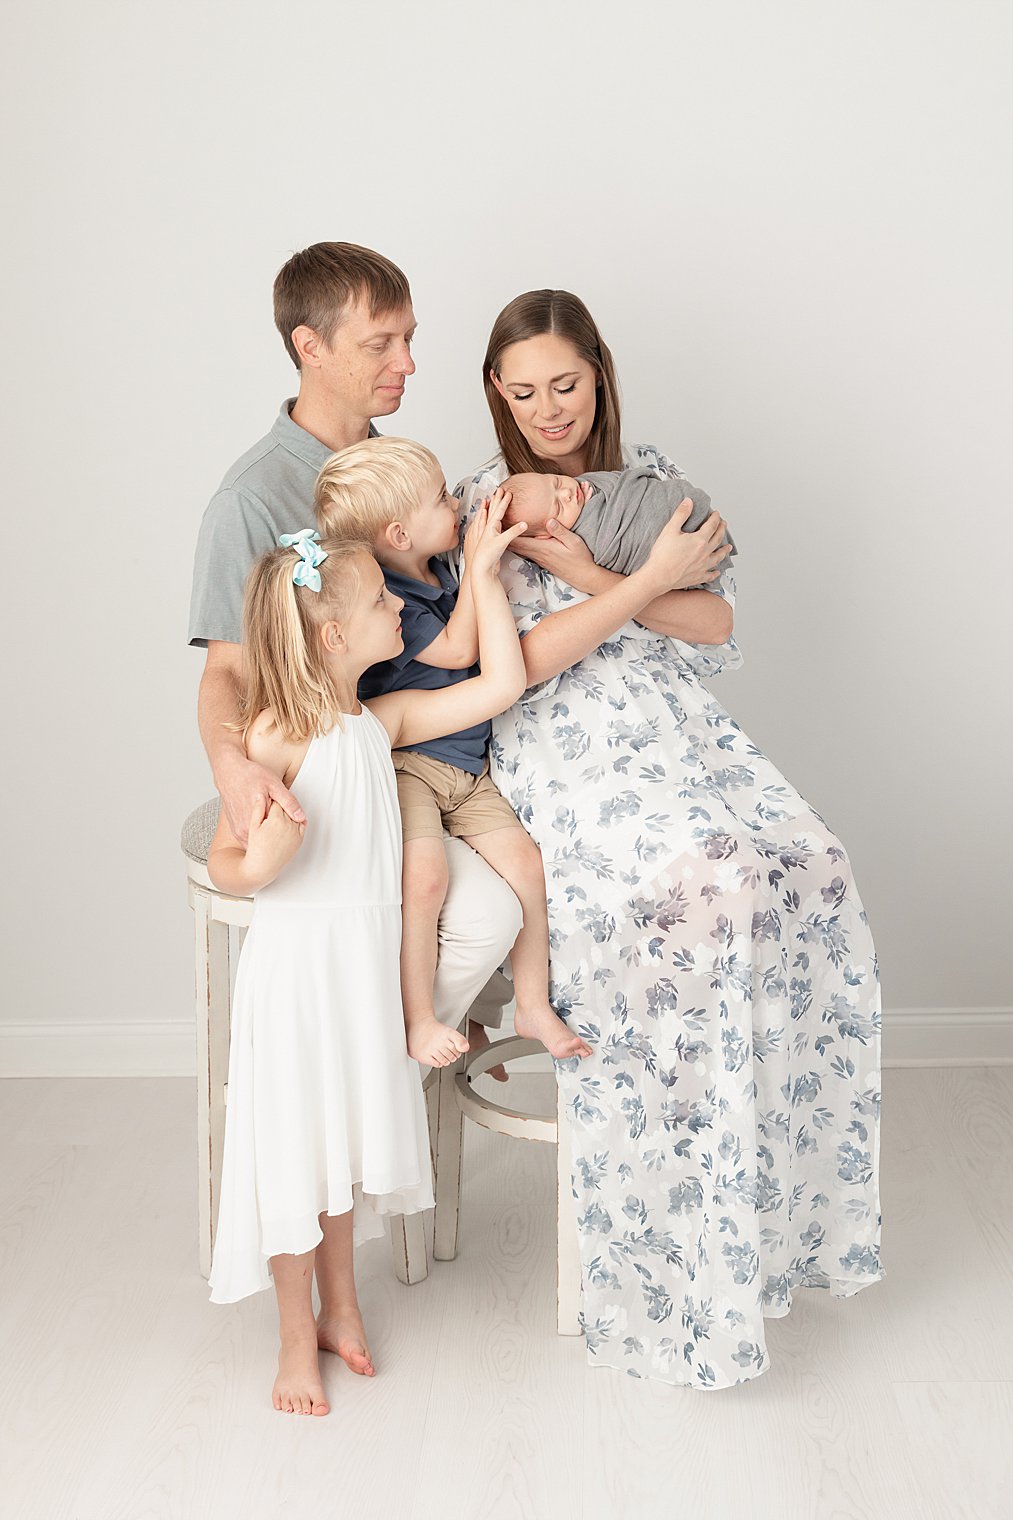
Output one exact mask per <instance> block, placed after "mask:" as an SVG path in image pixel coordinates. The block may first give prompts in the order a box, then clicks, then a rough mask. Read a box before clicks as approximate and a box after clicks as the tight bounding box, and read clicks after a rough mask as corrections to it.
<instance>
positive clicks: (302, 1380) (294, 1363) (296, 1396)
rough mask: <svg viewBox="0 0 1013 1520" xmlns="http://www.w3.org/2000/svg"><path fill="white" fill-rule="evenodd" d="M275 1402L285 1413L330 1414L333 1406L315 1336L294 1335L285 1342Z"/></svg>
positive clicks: (276, 1407) (273, 1399) (277, 1379)
mask: <svg viewBox="0 0 1013 1520" xmlns="http://www.w3.org/2000/svg"><path fill="white" fill-rule="evenodd" d="M271 1402H272V1403H273V1404H274V1407H275V1409H280V1410H281V1411H282V1412H283V1413H284V1414H327V1413H328V1411H329V1409H330V1405H329V1404H328V1402H327V1399H326V1397H325V1395H324V1385H323V1383H322V1381H321V1378H320V1361H319V1358H318V1357H317V1343H316V1339H315V1337H314V1336H313V1335H312V1334H309V1335H294V1336H290V1337H289V1338H288V1339H285V1340H283V1341H282V1343H281V1350H280V1351H279V1353H278V1376H277V1377H276V1378H275V1380H274V1390H273V1392H272V1394H271Z"/></svg>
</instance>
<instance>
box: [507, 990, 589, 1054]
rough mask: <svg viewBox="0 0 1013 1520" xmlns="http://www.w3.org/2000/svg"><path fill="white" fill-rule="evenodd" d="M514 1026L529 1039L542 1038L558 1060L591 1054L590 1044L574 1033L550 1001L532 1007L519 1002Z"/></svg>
mask: <svg viewBox="0 0 1013 1520" xmlns="http://www.w3.org/2000/svg"><path fill="white" fill-rule="evenodd" d="M514 1028H515V1029H516V1030H517V1033H518V1034H522V1035H523V1036H524V1038H525V1039H527V1040H541V1042H542V1044H543V1045H544V1046H545V1048H546V1050H547V1051H548V1052H549V1055H550V1056H552V1057H553V1058H554V1059H555V1060H557V1061H565V1060H567V1059H568V1058H569V1057H570V1056H589V1055H590V1054H591V1047H590V1045H587V1044H585V1042H584V1041H583V1040H582V1039H581V1038H580V1035H578V1034H573V1033H572V1032H571V1031H570V1030H569V1029H567V1027H566V1025H565V1024H564V1023H563V1021H562V1019H561V1018H560V1017H559V1015H558V1014H556V1013H554V1012H553V1010H552V1008H550V1006H549V1004H548V1003H544V1004H542V1005H541V1006H539V1005H538V1004H535V1006H534V1007H532V1008H522V1007H521V1006H520V1004H519V1003H518V1005H517V1009H516V1011H515V1013H514Z"/></svg>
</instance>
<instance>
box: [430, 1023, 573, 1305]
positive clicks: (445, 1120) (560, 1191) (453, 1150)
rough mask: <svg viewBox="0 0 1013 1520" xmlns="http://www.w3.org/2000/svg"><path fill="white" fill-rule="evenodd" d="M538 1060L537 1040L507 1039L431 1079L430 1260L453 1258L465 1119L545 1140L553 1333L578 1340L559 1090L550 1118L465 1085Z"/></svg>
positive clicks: (566, 1157) (567, 1157)
mask: <svg viewBox="0 0 1013 1520" xmlns="http://www.w3.org/2000/svg"><path fill="white" fill-rule="evenodd" d="M544 1053H545V1051H544V1047H543V1046H542V1045H540V1044H539V1042H538V1041H537V1040H525V1039H522V1038H521V1036H520V1035H512V1036H510V1037H509V1038H508V1039H505V1040H494V1041H493V1043H492V1044H491V1045H489V1046H488V1047H487V1049H485V1050H483V1051H480V1052H479V1054H478V1055H477V1056H473V1057H471V1058H470V1059H469V1057H468V1056H463V1057H462V1058H461V1060H460V1061H457V1062H455V1063H454V1065H453V1066H445V1067H443V1068H442V1070H440V1071H439V1072H437V1073H436V1077H437V1082H436V1084H435V1089H436V1090H435V1094H434V1097H435V1101H434V1097H431V1098H430V1108H429V1124H430V1133H431V1134H432V1133H433V1131H434V1130H435V1161H436V1184H435V1192H436V1212H435V1220H434V1226H433V1255H434V1256H435V1257H436V1259H437V1261H451V1260H453V1258H454V1257H455V1256H456V1255H457V1233H458V1223H459V1219H460V1207H461V1158H462V1151H463V1139H464V1133H463V1132H464V1120H465V1119H471V1120H472V1121H473V1123H475V1124H481V1126H482V1128H483V1129H488V1130H492V1131H493V1133H494V1134H497V1135H513V1136H515V1137H516V1138H519V1139H523V1140H541V1141H548V1142H549V1144H552V1145H555V1147H556V1330H557V1332H558V1333H559V1334H560V1335H579V1334H580V1333H581V1326H580V1292H581V1277H580V1253H579V1249H578V1245H577V1205H576V1200H575V1199H574V1196H573V1184H572V1181H571V1176H570V1156H571V1152H570V1142H569V1133H568V1131H567V1127H566V1110H565V1106H564V1104H563V1100H562V1095H561V1093H560V1089H559V1087H558V1085H557V1087H556V1105H555V1111H554V1112H551V1113H541V1114H532V1113H523V1112H521V1111H520V1110H519V1109H516V1108H509V1107H508V1106H507V1105H506V1104H505V1103H493V1102H492V1101H491V1099H489V1098H483V1097H481V1096H480V1095H479V1094H478V1093H477V1092H475V1090H474V1088H473V1087H472V1085H471V1078H473V1077H477V1076H480V1075H481V1074H482V1073H483V1072H486V1071H489V1070H490V1068H491V1067H493V1066H496V1065H498V1064H499V1063H500V1062H503V1063H504V1064H505V1063H507V1062H509V1061H518V1060H520V1059H521V1058H522V1057H523V1056H532V1055H544ZM434 1110H435V1113H434Z"/></svg>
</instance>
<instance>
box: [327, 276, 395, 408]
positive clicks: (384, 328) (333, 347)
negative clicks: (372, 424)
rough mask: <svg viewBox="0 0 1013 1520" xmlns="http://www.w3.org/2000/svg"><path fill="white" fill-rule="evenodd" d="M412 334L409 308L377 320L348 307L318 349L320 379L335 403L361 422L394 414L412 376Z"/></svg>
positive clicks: (357, 307)
mask: <svg viewBox="0 0 1013 1520" xmlns="http://www.w3.org/2000/svg"><path fill="white" fill-rule="evenodd" d="M414 336H415V313H414V312H413V311H412V309H411V307H410V306H406V307H404V308H403V309H402V310H400V311H388V312H381V313H380V314H379V315H378V316H375V317H371V316H370V314H369V309H368V307H366V306H364V305H363V304H362V303H361V302H356V303H355V304H354V305H352V306H349V307H346V309H345V314H344V316H343V317H342V319H341V321H340V323H339V324H338V327H337V329H336V331H335V332H334V335H333V337H332V338H331V341H330V342H329V343H321V344H320V347H319V350H318V353H319V357H320V376H321V379H322V380H323V381H324V383H325V384H326V386H327V390H328V392H329V394H330V397H331V399H332V400H333V402H334V403H335V405H336V406H339V407H340V408H341V410H342V411H343V412H346V413H347V414H349V415H351V416H353V417H361V418H363V419H365V418H369V417H387V416H389V415H390V413H391V412H396V411H397V409H398V407H399V406H400V405H401V397H402V396H403V395H404V388H405V381H406V379H407V378H408V376H409V375H413V374H414V373H415V363H414V361H413V359H412V355H411V344H412V338H413V337H414Z"/></svg>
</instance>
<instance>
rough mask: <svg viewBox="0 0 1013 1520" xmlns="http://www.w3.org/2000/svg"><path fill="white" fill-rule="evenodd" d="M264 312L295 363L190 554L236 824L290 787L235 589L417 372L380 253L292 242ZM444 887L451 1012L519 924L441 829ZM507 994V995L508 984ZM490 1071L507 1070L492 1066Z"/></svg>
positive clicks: (405, 318)
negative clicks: (255, 741)
mask: <svg viewBox="0 0 1013 1520" xmlns="http://www.w3.org/2000/svg"><path fill="white" fill-rule="evenodd" d="M274 319H275V324H276V326H277V328H278V331H279V332H280V334H281V337H282V341H283V342H284V344H285V347H286V349H287V350H288V353H289V357H290V358H291V359H292V362H293V363H294V364H295V366H296V369H297V370H298V371H299V394H298V396H297V397H296V398H295V399H294V400H289V401H286V402H285V403H284V404H283V406H282V408H281V412H280V413H279V416H278V418H277V420H276V421H275V424H274V426H273V427H272V429H271V431H270V432H269V433H268V435H267V437H266V438H262V439H261V440H260V442H259V443H257V444H255V445H254V446H253V448H252V449H250V450H248V451H247V453H245V454H244V455H243V456H242V458H241V459H239V460H237V461H236V463H235V464H234V465H233V466H232V468H231V469H230V470H229V471H228V472H227V473H226V475H225V479H224V480H223V481H222V484H221V485H220V486H219V488H218V490H217V491H216V493H215V495H214V496H213V497H212V498H211V502H210V505H209V506H208V509H207V511H206V513H205V514H204V519H203V521H202V523H201V527H200V533H199V535H198V539H197V552H196V555H195V560H194V578H193V595H192V599H191V604H190V643H191V644H192V645H195V646H197V647H199V648H203V649H206V651H207V655H206V659H205V665H204V673H203V675H202V677H201V683H200V694H199V697H198V705H197V717H198V723H199V726H200V733H201V738H202V740H203V742H204V748H205V749H206V750H207V755H208V759H209V761H210V762H211V772H212V775H213V777H214V781H215V786H216V787H217V789H218V792H219V795H220V796H221V800H222V806H223V807H224V808H225V810H226V813H227V814H228V817H229V822H230V823H231V825H232V828H233V831H234V832H235V834H236V837H237V838H239V839H245V838H246V835H247V831H248V829H249V824H250V820H251V818H252V817H253V816H257V817H258V818H259V817H263V816H265V814H266V813H267V811H268V809H269V808H270V806H271V803H272V801H274V802H277V803H278V804H279V805H280V806H281V807H283V808H284V809H285V811H286V812H287V813H288V814H289V815H290V817H292V818H293V819H294V820H295V821H296V822H298V823H301V822H302V821H303V819H304V817H305V815H304V813H303V811H302V809H301V807H300V806H299V802H298V799H297V798H296V797H295V796H294V795H293V793H292V792H290V791H289V790H288V789H287V788H286V787H285V786H284V785H283V784H282V783H281V781H280V780H279V779H278V778H277V777H276V776H273V775H271V774H270V772H268V771H266V770H264V768H263V767H262V766H259V765H256V764H254V762H253V761H251V760H249V759H247V756H246V751H245V749H244V746H243V741H242V736H241V734H240V733H239V732H238V731H237V730H236V729H234V728H230V727H229V724H230V723H233V722H235V721H236V719H237V718H238V715H239V693H240V687H241V682H242V664H243V650H242V605H243V588H244V585H245V583H246V577H247V575H248V573H249V570H250V567H251V566H252V564H253V562H254V561H255V560H256V559H257V558H259V556H260V555H261V554H263V553H264V552H265V550H267V549H270V548H273V547H274V546H275V544H277V542H278V538H279V536H280V535H281V534H282V533H296V532H298V531H299V530H300V529H301V528H305V527H307V526H310V525H311V524H312V522H313V486H314V482H315V481H316V477H317V475H318V473H319V471H320V469H321V467H322V466H323V464H324V463H325V462H326V460H327V459H328V457H329V456H330V455H331V454H332V453H335V452H336V451H337V450H339V449H343V448H345V447H347V445H349V444H351V443H357V442H359V441H360V440H361V439H363V438H366V437H368V436H370V435H371V434H374V433H375V429H374V428H373V423H372V419H373V418H374V417H387V416H390V415H391V414H392V413H393V412H396V411H397V409H398V407H399V406H400V405H401V397H402V396H403V395H404V388H405V383H406V381H407V379H408V377H409V375H413V374H414V373H415V364H414V361H413V360H412V356H411V344H412V338H413V337H414V334H415V314H414V312H413V311H412V301H411V291H410V290H409V287H408V281H407V280H406V279H405V276H404V275H403V274H402V272H401V270H400V269H398V267H397V266H396V265H395V264H392V263H391V262H390V260H389V259H385V258H383V257H382V255H380V254H378V253H374V252H373V251H372V250H371V249H369V248H360V247H358V246H357V245H356V244H354V243H315V244H314V245H313V246H312V247H311V248H306V249H304V250H303V251H302V252H301V253H296V254H293V256H292V257H291V258H290V259H289V261H288V263H287V264H285V265H284V266H283V267H282V269H281V270H279V272H278V276H277V278H276V279H275V282H274ZM445 845H446V849H447V862H448V869H449V871H450V888H449V891H448V894H447V900H446V903H445V904H444V910H443V913H442V914H441V916H440V959H439V968H438V971H437V979H436V1006H437V1011H438V1012H439V1013H440V1015H441V1016H442V1017H445V1018H447V1019H448V1020H450V1021H453V1022H455V1023H456V1022H457V1019H458V1018H459V1017H460V1015H461V1013H462V1012H463V1010H464V1009H465V1008H468V1007H469V1006H470V1005H471V1003H472V1002H473V999H474V998H475V996H476V994H477V993H478V992H479V990H480V989H481V988H483V987H484V986H485V985H486V982H487V981H488V979H489V977H490V975H491V974H492V973H493V972H494V971H495V968H496V967H497V966H498V965H499V964H500V963H501V961H502V960H503V958H504V957H505V955H506V954H507V952H508V950H509V947H510V946H511V944H512V943H513V941H514V939H515V938H516V937H517V933H518V931H519V929H520V922H521V914H520V905H519V903H518V902H517V899H516V898H515V897H514V895H513V893H512V892H511V891H510V889H509V887H507V886H506V884H505V883H504V882H503V881H501V879H500V878H499V877H498V876H497V875H496V874H495V872H493V871H492V870H491V869H490V868H489V867H488V866H487V865H486V864H485V862H484V861H482V860H481V859H480V858H479V857H478V856H477V855H476V854H475V853H474V851H472V850H470V849H469V848H468V846H467V845H466V844H464V843H463V842H462V841H460V840H452V839H448V840H446V841H445ZM505 988H506V983H505V982H504V981H503V979H502V978H500V979H499V981H498V982H496V981H494V983H493V985H492V987H490V989H489V990H488V991H487V993H486V994H485V996H484V997H483V1000H482V1005H481V1007H480V1008H477V1009H472V1022H471V1023H470V1025H469V1031H468V1032H469V1038H470V1040H471V1045H472V1049H473V1050H477V1049H480V1048H482V1046H484V1045H486V1044H488V1037H487V1035H486V1034H485V1029H484V1028H483V1025H498V1024H499V1022H500V1018H501V1014H502V1003H503V1001H504V991H505ZM506 995H509V994H508V993H507V994H506ZM496 1075H498V1076H500V1078H501V1079H502V1078H504V1077H505V1073H504V1072H503V1068H502V1067H500V1068H498V1069H497V1072H496Z"/></svg>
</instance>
